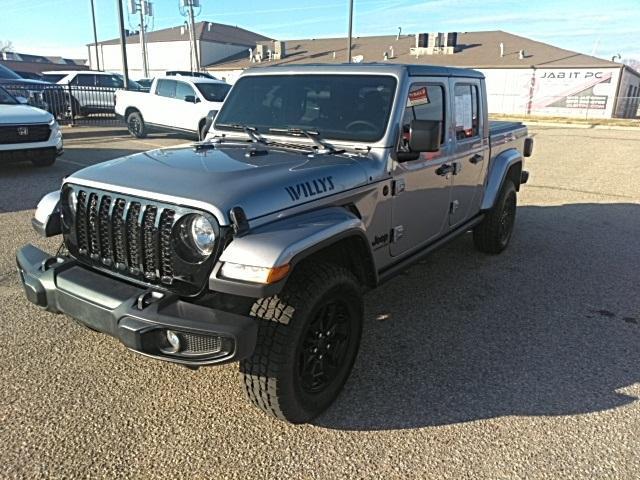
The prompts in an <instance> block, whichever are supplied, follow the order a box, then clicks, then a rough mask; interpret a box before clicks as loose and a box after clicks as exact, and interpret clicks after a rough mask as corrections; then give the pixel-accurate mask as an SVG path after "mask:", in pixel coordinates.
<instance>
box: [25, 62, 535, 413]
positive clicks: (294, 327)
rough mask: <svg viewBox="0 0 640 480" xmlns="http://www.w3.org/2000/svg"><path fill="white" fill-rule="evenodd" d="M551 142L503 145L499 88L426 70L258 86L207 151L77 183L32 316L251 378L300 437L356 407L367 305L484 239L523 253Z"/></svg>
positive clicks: (56, 215)
mask: <svg viewBox="0 0 640 480" xmlns="http://www.w3.org/2000/svg"><path fill="white" fill-rule="evenodd" d="M532 148H533V142H532V140H531V139H530V138H527V129H526V128H525V127H524V126H523V125H521V124H519V123H500V124H496V125H493V124H491V125H490V122H489V121H488V119H487V104H486V93H485V83H484V77H483V76H482V74H481V73H479V72H476V71H473V70H464V69H454V68H441V67H431V66H411V65H388V64H386V65H379V64H372V65H362V64H360V65H336V66H330V65H305V66H296V67H265V68H259V69H253V70H249V71H247V72H245V73H244V74H243V75H242V76H241V77H240V79H239V80H238V82H237V83H236V84H235V85H234V86H233V88H232V90H231V92H230V93H229V96H228V98H227V100H226V102H225V104H224V106H223V107H222V109H221V110H220V112H219V114H218V115H217V117H216V118H215V120H214V122H213V124H212V126H211V129H210V131H209V134H208V136H207V139H206V140H205V141H203V142H200V143H197V144H194V145H192V146H183V147H174V148H165V149H159V150H153V151H150V152H146V153H139V154H135V155H130V156H127V157H123V158H119V159H116V160H111V161H108V162H105V163H101V164H98V165H94V166H91V167H88V168H85V169H82V170H80V171H78V172H76V173H74V174H73V175H71V176H69V177H67V178H65V179H64V182H63V184H62V187H61V190H60V191H56V192H52V193H50V194H48V195H46V196H45V197H44V198H43V199H42V200H41V202H40V203H39V205H38V208H37V210H36V214H35V218H34V219H33V225H34V228H35V229H36V230H37V231H38V232H39V233H40V234H41V235H44V236H55V235H61V236H62V239H63V246H62V247H61V249H60V251H59V252H58V253H57V254H56V255H50V254H47V253H45V252H43V251H41V250H39V249H37V248H36V247H34V246H32V245H27V246H25V247H23V248H22V249H21V250H20V251H19V252H18V254H17V263H18V270H19V273H20V278H21V280H22V282H23V284H24V290H25V292H26V296H27V298H28V299H29V300H30V301H31V302H33V303H35V304H37V305H39V306H41V307H43V308H44V309H46V310H48V311H50V312H56V313H66V314H67V315H69V316H71V317H73V318H75V319H76V320H77V321H79V322H80V323H81V324H83V325H85V326H87V327H89V328H91V329H94V330H97V331H100V332H104V333H107V334H109V335H112V336H114V337H116V338H118V339H119V340H120V341H121V342H122V343H123V344H124V345H125V346H126V347H127V348H129V349H130V350H133V351H135V352H138V353H141V354H143V355H146V356H148V357H152V358H156V359H161V360H166V361H169V362H175V363H179V364H183V365H185V366H188V367H191V368H197V367H200V366H205V365H215V364H221V363H225V362H231V361H239V362H240V376H241V379H242V385H243V388H244V390H245V391H246V394H247V397H248V398H249V400H250V401H251V402H252V403H254V404H255V405H256V406H257V407H259V408H261V409H262V410H264V411H265V412H267V413H268V414H270V415H273V416H275V417H277V418H280V419H284V420H287V421H289V422H294V423H300V422H306V421H309V420H310V419H312V418H314V417H315V416H316V415H318V414H319V413H320V412H322V411H323V410H325V409H326V408H327V407H328V406H329V405H330V404H331V403H332V402H333V401H334V399H335V398H336V396H337V395H338V394H339V392H340V390H341V388H342V386H343V384H344V383H345V381H346V379H347V377H348V376H349V373H350V371H351V368H352V366H353V362H354V360H355V358H356V354H357V351H358V345H359V342H360V334H361V331H362V328H363V324H364V318H363V291H365V290H366V289H370V288H374V287H376V286H378V285H379V284H380V283H381V282H383V281H385V280H387V279H389V278H390V277H392V276H393V275H394V274H395V273H398V272H401V271H402V270H404V269H406V268H407V267H408V266H409V265H410V264H412V263H413V262H415V261H416V260H417V259H419V258H421V257H422V256H424V255H426V254H428V253H429V252H431V251H433V250H434V249H436V248H438V247H440V246H441V245H443V244H445V243H446V242H448V241H449V240H451V239H453V238H455V237H456V236H458V235H461V234H464V233H465V232H469V231H472V232H473V239H474V242H475V245H476V246H477V248H478V249H479V250H480V251H482V252H487V253H493V254H496V253H500V252H501V251H502V250H504V248H505V247H506V246H507V244H508V243H509V240H510V238H511V235H512V231H513V226H514V220H515V217H516V196H517V192H518V191H519V189H520V187H521V185H522V184H523V183H525V182H526V181H527V177H528V174H527V172H525V171H524V170H523V157H526V156H529V155H530V154H531V151H532Z"/></svg>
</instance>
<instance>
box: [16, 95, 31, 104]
mask: <svg viewBox="0 0 640 480" xmlns="http://www.w3.org/2000/svg"><path fill="white" fill-rule="evenodd" d="M16 100H17V101H18V103H20V104H22V105H27V104H28V103H29V99H28V98H25V97H22V96H18V97H16Z"/></svg>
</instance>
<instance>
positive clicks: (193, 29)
mask: <svg viewBox="0 0 640 480" xmlns="http://www.w3.org/2000/svg"><path fill="white" fill-rule="evenodd" d="M187 1H188V2H189V26H190V27H189V30H191V41H192V42H193V54H194V56H195V61H194V62H193V64H194V65H195V67H196V71H197V72H199V71H200V57H199V55H198V42H197V41H196V22H195V19H194V15H193V6H194V5H193V4H194V3H195V4H196V6H198V5H199V2H198V0H187Z"/></svg>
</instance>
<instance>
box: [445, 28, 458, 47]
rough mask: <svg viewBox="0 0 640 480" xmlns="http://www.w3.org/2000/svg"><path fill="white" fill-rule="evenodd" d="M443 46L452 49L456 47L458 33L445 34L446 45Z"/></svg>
mask: <svg viewBox="0 0 640 480" xmlns="http://www.w3.org/2000/svg"><path fill="white" fill-rule="evenodd" d="M445 46H446V47H453V48H455V47H457V46H458V32H449V33H447V44H446V45H445Z"/></svg>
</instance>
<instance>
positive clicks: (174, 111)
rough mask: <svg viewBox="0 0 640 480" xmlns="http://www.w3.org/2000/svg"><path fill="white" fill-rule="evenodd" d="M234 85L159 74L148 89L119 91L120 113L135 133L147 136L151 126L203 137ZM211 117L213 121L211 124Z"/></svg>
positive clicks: (137, 135) (117, 112)
mask: <svg viewBox="0 0 640 480" xmlns="http://www.w3.org/2000/svg"><path fill="white" fill-rule="evenodd" d="M230 88H231V85H229V84H227V83H224V82H222V81H220V80H211V79H209V78H201V77H158V78H155V79H154V80H153V82H152V83H151V89H150V91H149V92H148V93H147V92H131V91H126V90H118V92H116V114H117V115H120V116H122V117H123V118H124V119H125V121H126V122H127V127H128V128H129V132H131V135H133V136H134V137H137V138H143V137H145V136H146V134H147V132H148V131H149V130H151V129H154V128H155V129H163V130H174V131H179V132H186V133H190V134H196V135H198V136H199V138H201V139H203V138H204V137H205V135H206V132H207V130H208V128H209V125H210V122H211V119H212V118H213V116H215V113H216V112H217V111H218V110H220V107H221V106H222V102H223V101H224V99H225V97H226V96H227V93H228V92H229V89H230ZM207 118H209V123H207Z"/></svg>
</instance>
